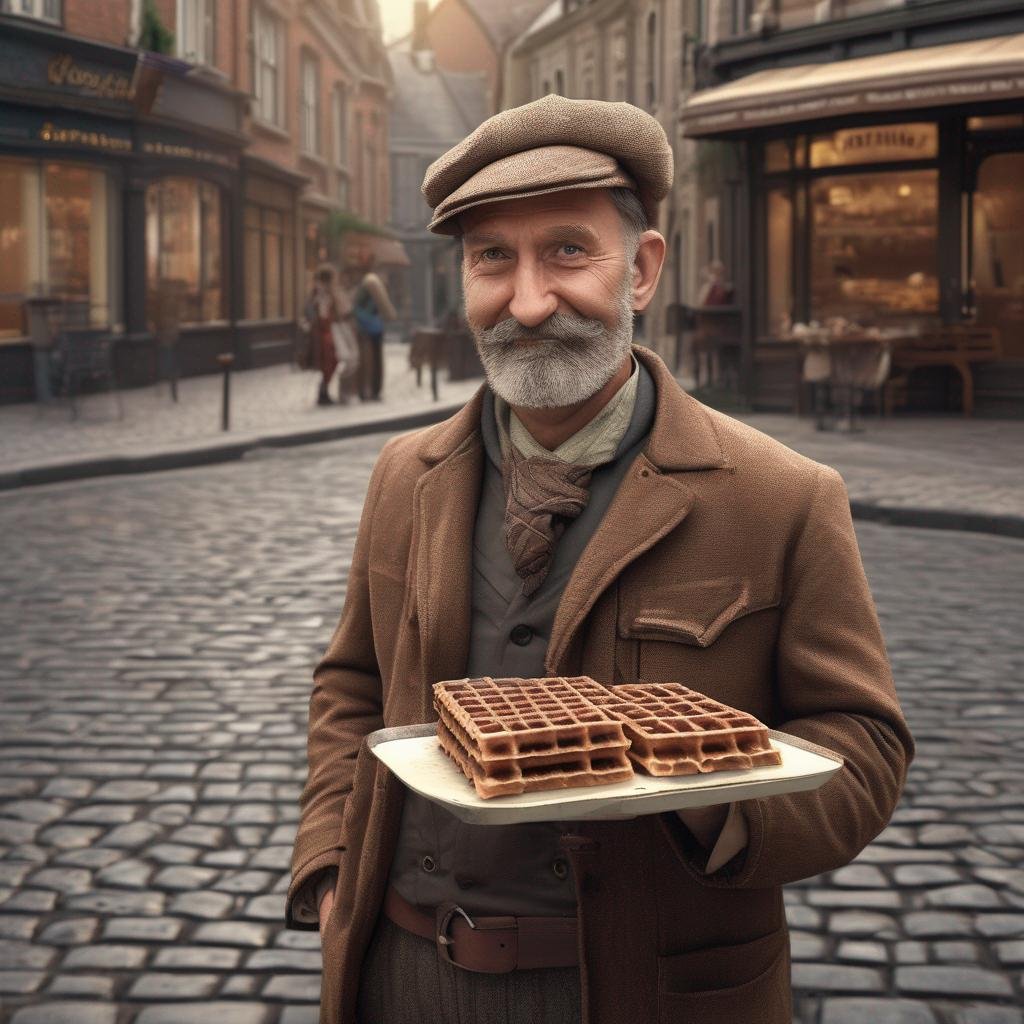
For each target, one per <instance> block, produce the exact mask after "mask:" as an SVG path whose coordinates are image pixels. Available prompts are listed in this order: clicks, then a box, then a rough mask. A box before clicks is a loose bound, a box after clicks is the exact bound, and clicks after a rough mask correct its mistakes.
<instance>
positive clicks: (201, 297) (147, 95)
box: [0, 22, 248, 402]
mask: <svg viewBox="0 0 1024 1024" xmlns="http://www.w3.org/2000/svg"><path fill="white" fill-rule="evenodd" d="M158 61H159V62H152V59H150V63H147V62H146V59H145V58H142V57H141V56H140V54H139V53H138V52H136V51H133V50H126V49H121V48H117V47H108V46H101V45H99V44H96V43H92V42H88V41H85V40H81V39H76V38H73V37H69V36H64V35H61V34H59V33H55V32H52V31H50V30H47V29H43V28H40V27H38V26H34V25H21V24H9V23H6V22H5V24H4V27H3V33H2V35H0V402H11V401H26V400H31V399H32V398H33V397H34V377H33V369H32V364H33V359H32V350H31V343H30V340H29V337H28V333H29V325H28V319H27V306H26V303H27V302H28V300H30V299H33V298H44V299H47V300H51V301H52V302H53V303H54V305H55V306H56V307H57V308H58V309H59V319H60V322H61V323H62V324H63V325H65V326H69V327H89V326H92V327H97V328H105V329H109V331H110V333H111V334H112V335H115V336H116V337H117V339H118V342H117V362H118V371H119V377H120V380H121V382H122V383H125V384H131V383H142V382H146V381H148V380H151V379H152V377H153V372H154V367H155V363H156V360H155V352H154V346H153V334H152V327H153V321H154V304H155V303H156V301H157V299H158V296H159V295H160V293H161V290H162V289H165V288H169V287H172V286H173V288H174V289H175V291H176V294H177V295H178V296H179V298H180V319H181V342H180V345H179V351H178V361H179V371H180V372H181V373H182V374H184V375H187V374H190V373H202V372H208V371H210V370H212V369H214V368H215V367H216V355H217V353H218V352H223V351H234V352H235V353H236V355H239V356H241V357H242V358H241V361H242V362H243V363H244V362H245V357H246V355H247V352H248V350H247V346H246V341H245V337H244V334H240V332H239V330H238V325H239V321H240V320H241V319H242V317H241V314H240V309H239V304H240V302H241V299H242V287H241V283H240V281H239V276H240V273H241V261H240V260H234V259H232V254H233V253H238V252H240V251H241V246H240V244H236V242H237V241H238V240H239V239H240V236H241V230H242V200H241V187H240V183H241V175H240V160H239V157H240V152H241V149H242V146H243V145H244V143H245V140H244V137H243V136H242V135H241V133H240V132H239V126H240V124H241V116H242V98H241V97H240V96H238V95H237V94H235V93H234V92H232V91H231V90H229V89H226V88H225V87H223V86H222V85H220V84H219V83H216V82H210V81H206V80H193V78H192V77H191V76H188V75H186V74H185V73H184V72H185V71H187V70H188V66H187V65H181V66H177V65H176V62H172V61H167V60H164V59H162V58H161V59H158Z"/></svg>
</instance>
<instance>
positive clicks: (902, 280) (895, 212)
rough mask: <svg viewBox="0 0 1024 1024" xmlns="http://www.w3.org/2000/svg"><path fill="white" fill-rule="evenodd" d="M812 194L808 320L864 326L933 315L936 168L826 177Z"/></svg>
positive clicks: (814, 186)
mask: <svg viewBox="0 0 1024 1024" xmlns="http://www.w3.org/2000/svg"><path fill="white" fill-rule="evenodd" d="M810 199H811V216H812V225H813V227H812V237H811V251H810V259H809V265H810V274H811V309H810V315H811V318H812V319H816V320H819V321H824V320H826V319H828V318H829V317H843V318H845V319H847V320H850V321H854V322H857V323H860V324H862V325H865V326H867V325H872V324H887V323H894V322H896V323H900V322H905V321H906V320H907V319H908V318H909V319H919V320H920V319H928V318H929V315H931V316H934V315H935V314H936V313H937V311H938V302H939V285H938V277H937V259H938V240H937V236H938V230H937V219H938V172H937V171H935V170H916V171H887V172H884V173H878V174H863V175H860V174H858V175H843V176H841V177H840V176H836V177H823V178H819V179H817V180H816V181H814V182H813V183H812V184H811V190H810Z"/></svg>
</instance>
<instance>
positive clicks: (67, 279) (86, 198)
mask: <svg viewBox="0 0 1024 1024" xmlns="http://www.w3.org/2000/svg"><path fill="white" fill-rule="evenodd" d="M114 238H116V203H115V202H114V201H113V195H112V192H111V184H110V181H109V179H108V177H107V175H106V173H105V172H104V171H102V170H99V169H97V168H93V167H88V166H85V165H79V164H70V163H40V162H37V161H32V160H8V159H0V338H16V337H21V336H23V334H24V323H23V319H22V310H23V303H24V300H25V299H26V298H28V297H29V296H31V295H47V296H51V297H53V298H58V299H60V300H61V301H62V302H63V303H64V309H63V315H64V317H65V319H68V320H73V321H76V322H78V323H80V324H94V325H97V326H106V325H109V324H111V323H112V321H113V319H114V308H113V307H114V300H113V295H114V282H115V279H116V273H115V268H114V267H113V266H112V261H113V259H114V256H115V252H116V251H117V247H116V246H115V245H112V244H111V242H112V239H114Z"/></svg>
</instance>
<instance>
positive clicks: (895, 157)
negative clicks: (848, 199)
mask: <svg viewBox="0 0 1024 1024" xmlns="http://www.w3.org/2000/svg"><path fill="white" fill-rule="evenodd" d="M938 152H939V130H938V126H937V125H935V124H878V125H870V126H867V127H864V128H844V129H843V130H842V131H838V132H831V133H829V134H828V135H816V136H814V137H813V138H812V139H811V167H813V168H819V167H840V166H849V165H851V164H880V163H893V162H896V161H904V160H932V159H934V158H935V157H936V156H937V155H938Z"/></svg>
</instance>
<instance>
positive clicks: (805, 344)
mask: <svg viewBox="0 0 1024 1024" xmlns="http://www.w3.org/2000/svg"><path fill="white" fill-rule="evenodd" d="M914 337H915V336H914V335H911V334H909V333H882V332H877V331H845V332H843V333H842V334H833V333H830V332H829V331H827V330H826V329H824V328H822V329H810V328H808V329H807V330H806V331H804V332H801V333H795V334H794V335H793V336H792V340H794V341H797V342H798V343H799V345H800V348H801V351H802V353H803V359H802V361H801V369H802V379H803V380H805V381H811V382H814V383H828V384H830V385H832V386H833V387H835V388H836V389H837V390H838V391H839V392H840V402H841V405H840V416H839V418H838V420H836V421H835V423H834V424H832V425H829V424H827V422H826V419H825V415H824V410H822V409H821V408H820V406H819V405H818V403H815V406H816V407H815V414H816V421H815V427H816V428H817V429H818V430H828V429H832V428H833V427H834V429H837V430H840V431H843V432H845V433H856V432H859V431H860V430H863V427H861V426H860V425H859V424H858V423H857V419H856V407H855V403H854V394H855V393H856V392H857V391H877V390H878V389H879V388H881V387H883V386H884V384H885V381H886V378H887V377H888V376H889V368H890V366H891V365H892V350H893V348H894V347H898V346H899V345H901V344H905V343H907V342H909V341H912V340H913V339H914ZM787 340H789V339H787Z"/></svg>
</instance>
